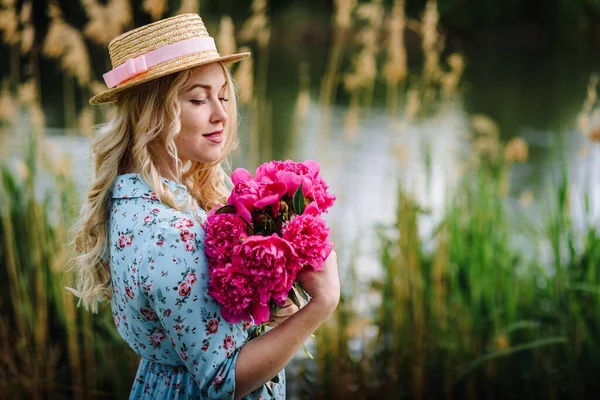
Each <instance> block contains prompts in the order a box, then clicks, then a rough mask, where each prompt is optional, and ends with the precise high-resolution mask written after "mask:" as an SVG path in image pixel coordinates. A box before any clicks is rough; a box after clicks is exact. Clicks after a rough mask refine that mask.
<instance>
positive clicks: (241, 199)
mask: <svg viewBox="0 0 600 400" xmlns="http://www.w3.org/2000/svg"><path fill="white" fill-rule="evenodd" d="M231 180H232V182H233V184H234V187H233V191H232V192H231V196H229V199H227V204H228V205H233V206H235V209H236V211H237V213H238V214H239V216H240V217H242V218H244V219H245V220H246V221H248V222H250V221H251V220H252V216H251V212H252V211H254V209H255V208H256V207H255V205H254V204H255V203H256V201H257V200H259V199H260V194H259V190H260V185H259V183H258V182H256V181H255V180H254V179H252V175H250V172H248V171H247V170H245V169H243V168H238V169H236V170H235V171H233V174H232V175H231Z"/></svg>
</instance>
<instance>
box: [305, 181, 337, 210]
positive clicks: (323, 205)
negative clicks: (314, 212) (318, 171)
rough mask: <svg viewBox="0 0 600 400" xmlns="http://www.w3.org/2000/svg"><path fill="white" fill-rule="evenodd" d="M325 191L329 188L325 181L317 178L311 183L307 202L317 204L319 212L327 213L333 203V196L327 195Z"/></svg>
mask: <svg viewBox="0 0 600 400" xmlns="http://www.w3.org/2000/svg"><path fill="white" fill-rule="evenodd" d="M327 189H329V186H328V185H327V183H326V182H325V180H323V178H321V177H320V176H318V177H317V178H316V179H315V181H314V182H313V187H312V190H311V191H310V193H308V195H307V198H308V199H309V200H312V201H314V202H315V203H317V205H318V206H319V210H321V212H327V210H328V209H329V208H331V207H332V206H333V203H334V202H335V195H333V194H331V193H329V192H328V191H327Z"/></svg>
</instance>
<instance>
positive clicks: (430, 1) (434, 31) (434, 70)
mask: <svg viewBox="0 0 600 400" xmlns="http://www.w3.org/2000/svg"><path fill="white" fill-rule="evenodd" d="M439 19H440V15H439V13H438V8H437V0H427V3H426V5H425V12H424V13H423V20H422V22H421V35H422V39H421V46H422V49H423V55H424V58H425V61H424V65H423V78H424V79H425V81H426V82H434V81H436V80H437V79H439V77H440V76H441V73H442V72H441V69H440V53H441V51H442V49H443V46H444V44H443V37H442V36H440V35H439V33H438V22H439Z"/></svg>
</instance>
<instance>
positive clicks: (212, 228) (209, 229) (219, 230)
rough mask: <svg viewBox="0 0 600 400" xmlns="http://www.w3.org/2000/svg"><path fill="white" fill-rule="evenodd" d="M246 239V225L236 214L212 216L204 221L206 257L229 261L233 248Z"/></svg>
mask: <svg viewBox="0 0 600 400" xmlns="http://www.w3.org/2000/svg"><path fill="white" fill-rule="evenodd" d="M247 237H248V233H247V228H246V224H245V223H244V221H243V220H242V219H241V218H240V217H239V216H238V215H237V214H214V215H210V216H209V217H208V218H207V219H206V238H205V239H204V242H205V244H206V246H205V252H206V255H207V256H208V257H211V258H213V259H215V260H226V259H231V256H232V255H233V247H234V246H236V245H237V244H238V243H239V242H240V241H242V240H244V239H245V238H247Z"/></svg>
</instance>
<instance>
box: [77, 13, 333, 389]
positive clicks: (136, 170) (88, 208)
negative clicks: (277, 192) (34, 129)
mask: <svg viewBox="0 0 600 400" xmlns="http://www.w3.org/2000/svg"><path fill="white" fill-rule="evenodd" d="M108 48H109V52H110V57H111V61H112V65H113V69H112V70H111V71H109V72H107V73H106V74H105V75H104V78H105V81H106V83H107V86H108V90H106V91H105V92H103V93H100V94H98V95H96V96H94V97H93V98H92V99H91V100H90V103H92V104H102V103H109V102H116V114H115V115H114V117H113V118H112V119H111V120H110V121H109V122H108V123H106V124H105V125H103V126H101V128H100V129H99V132H98V136H97V138H96V139H95V141H94V143H93V145H92V148H91V152H92V155H93V156H94V159H95V176H94V178H93V181H92V182H91V185H90V189H89V191H88V193H87V198H86V201H85V205H84V207H83V210H82V216H81V223H80V226H79V227H78V231H77V235H76V237H75V244H76V251H77V257H76V258H75V260H74V261H75V267H76V268H77V272H78V279H77V282H76V288H75V289H72V291H73V292H74V293H75V294H76V295H77V296H78V297H79V298H80V301H81V302H82V303H83V305H84V306H85V307H86V308H88V309H91V310H93V311H96V310H97V307H98V305H99V303H100V302H102V301H104V300H107V301H108V300H110V302H111V308H112V313H113V317H114V321H115V325H116V327H117V330H118V332H119V334H120V335H121V337H122V338H123V339H124V340H125V341H126V342H127V343H128V344H129V346H130V347H131V348H132V349H133V350H134V351H135V352H136V353H137V354H138V355H140V356H141V361H140V364H139V367H138V371H137V375H136V378H135V381H134V383H133V387H132V390H131V395H130V398H131V399H217V398H218V399H240V398H244V399H267V398H278V399H281V398H285V377H284V374H283V368H284V367H285V366H286V364H287V363H288V362H289V361H290V360H291V359H292V357H293V356H294V354H295V353H296V351H297V350H298V349H299V347H300V346H301V345H302V343H303V342H304V341H305V340H306V339H307V338H308V337H309V335H310V334H311V333H312V332H313V331H314V330H315V329H316V328H317V327H318V326H319V324H321V322H322V321H323V320H324V319H325V318H326V317H327V316H329V315H330V314H331V313H332V312H333V310H334V309H335V307H336V306H337V304H338V301H339V294H340V287H339V278H338V272H337V262H336V256H335V253H333V252H332V255H331V256H330V257H329V258H328V259H327V261H326V264H325V269H324V271H321V272H306V273H304V274H302V275H299V279H300V280H301V282H302V284H303V286H304V288H305V289H306V290H307V291H308V292H309V294H310V295H311V296H312V299H311V301H310V302H309V303H308V304H307V305H306V306H305V307H303V308H302V309H301V310H296V309H294V310H293V311H294V313H292V314H293V315H288V316H287V318H286V316H283V317H282V318H281V319H280V320H281V323H280V324H279V325H277V326H275V327H274V328H273V329H271V330H269V331H268V332H267V333H265V334H263V335H261V336H259V337H258V338H255V339H252V340H248V332H249V330H248V325H249V324H239V325H232V324H229V323H227V322H226V321H225V320H223V319H222V318H221V316H220V310H219V306H218V305H217V304H216V303H215V302H214V301H213V300H212V299H211V298H210V297H209V296H208V294H207V282H208V269H207V260H206V258H205V256H204V252H203V249H204V245H203V238H204V231H203V228H202V221H203V220H204V218H205V217H206V215H207V212H208V211H209V210H211V209H213V208H215V207H217V205H218V204H220V203H221V204H222V203H224V202H225V201H226V198H227V196H228V191H227V188H228V187H230V186H229V185H228V184H229V182H228V178H227V175H226V174H225V173H224V171H223V167H222V164H223V162H224V161H225V159H226V157H227V155H228V154H229V152H230V151H231V148H232V146H233V143H234V140H235V130H236V112H237V110H236V101H235V88H234V86H233V82H232V79H231V76H230V74H229V71H228V70H227V68H226V67H225V65H226V64H227V63H230V62H235V61H238V60H241V59H242V58H245V57H247V56H248V55H249V54H248V53H241V54H233V55H228V56H220V55H219V54H218V53H217V50H216V47H215V44H214V40H213V39H212V38H211V37H210V36H209V35H208V32H207V31H206V29H205V27H204V24H203V22H202V20H201V18H200V17H199V16H198V15H196V14H184V15H180V16H177V17H173V18H168V19H165V20H162V21H158V22H155V23H153V24H150V25H146V26H143V27H140V28H137V29H134V30H132V31H130V32H127V33H125V34H123V35H121V36H119V37H117V38H115V39H114V40H113V41H112V42H111V43H110V44H109V46H108ZM288 314H290V313H288ZM277 375H278V377H279V380H278V383H274V382H271V378H273V377H274V376H277ZM276 381H277V380H276ZM265 383H268V385H269V389H270V390H267V388H266V387H265V386H264V385H265ZM271 393H272V395H271Z"/></svg>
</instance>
